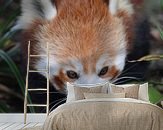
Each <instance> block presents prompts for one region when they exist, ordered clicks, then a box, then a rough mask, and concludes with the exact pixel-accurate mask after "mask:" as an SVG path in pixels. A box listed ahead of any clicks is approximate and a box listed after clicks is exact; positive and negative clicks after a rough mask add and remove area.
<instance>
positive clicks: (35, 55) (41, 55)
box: [30, 55, 47, 57]
mask: <svg viewBox="0 0 163 130" xmlns="http://www.w3.org/2000/svg"><path fill="white" fill-rule="evenodd" d="M30 57H47V55H30Z"/></svg>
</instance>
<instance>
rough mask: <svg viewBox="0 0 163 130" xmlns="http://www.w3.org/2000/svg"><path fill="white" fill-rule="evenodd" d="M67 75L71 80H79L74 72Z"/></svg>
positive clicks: (70, 71) (68, 72)
mask: <svg viewBox="0 0 163 130" xmlns="http://www.w3.org/2000/svg"><path fill="white" fill-rule="evenodd" d="M66 74H67V76H68V77H69V78H70V79H78V78H79V76H78V74H77V73H76V72H74V71H72V70H69V71H67V72H66Z"/></svg>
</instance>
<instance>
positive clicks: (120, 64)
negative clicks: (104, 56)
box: [114, 52, 126, 71]
mask: <svg viewBox="0 0 163 130" xmlns="http://www.w3.org/2000/svg"><path fill="white" fill-rule="evenodd" d="M125 58H126V53H125V52H124V53H120V54H118V55H117V56H116V58H115V60H114V65H115V66H116V68H117V69H118V70H119V71H122V70H123V68H124V66H125Z"/></svg>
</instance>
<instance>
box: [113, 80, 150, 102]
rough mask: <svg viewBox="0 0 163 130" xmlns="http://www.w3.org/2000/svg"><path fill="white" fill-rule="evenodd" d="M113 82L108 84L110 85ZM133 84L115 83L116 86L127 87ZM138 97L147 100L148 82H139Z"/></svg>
mask: <svg viewBox="0 0 163 130" xmlns="http://www.w3.org/2000/svg"><path fill="white" fill-rule="evenodd" d="M112 85H113V84H110V86H112ZM133 85H134V84H123V85H116V87H122V88H127V87H131V86H133ZM138 99H139V100H142V101H146V102H150V101H149V94H148V83H144V84H139V92H138Z"/></svg>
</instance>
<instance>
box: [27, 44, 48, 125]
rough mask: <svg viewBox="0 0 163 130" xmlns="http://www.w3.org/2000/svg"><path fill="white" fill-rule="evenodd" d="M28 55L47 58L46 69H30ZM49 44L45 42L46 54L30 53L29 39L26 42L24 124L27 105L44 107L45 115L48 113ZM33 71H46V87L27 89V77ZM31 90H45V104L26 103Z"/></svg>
mask: <svg viewBox="0 0 163 130" xmlns="http://www.w3.org/2000/svg"><path fill="white" fill-rule="evenodd" d="M30 57H46V58H47V65H46V69H42V70H30V69H29V64H30ZM49 67H50V65H49V45H48V43H47V49H46V55H31V54H30V41H29V43H28V61H27V74H26V87H25V99H24V124H26V121H27V107H30V106H32V107H46V113H47V115H48V114H49V73H50V71H49ZM35 72H42V73H46V78H47V88H46V89H44V88H35V89H29V88H28V78H29V73H35ZM32 91H46V92H47V101H46V104H29V103H28V92H32Z"/></svg>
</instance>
